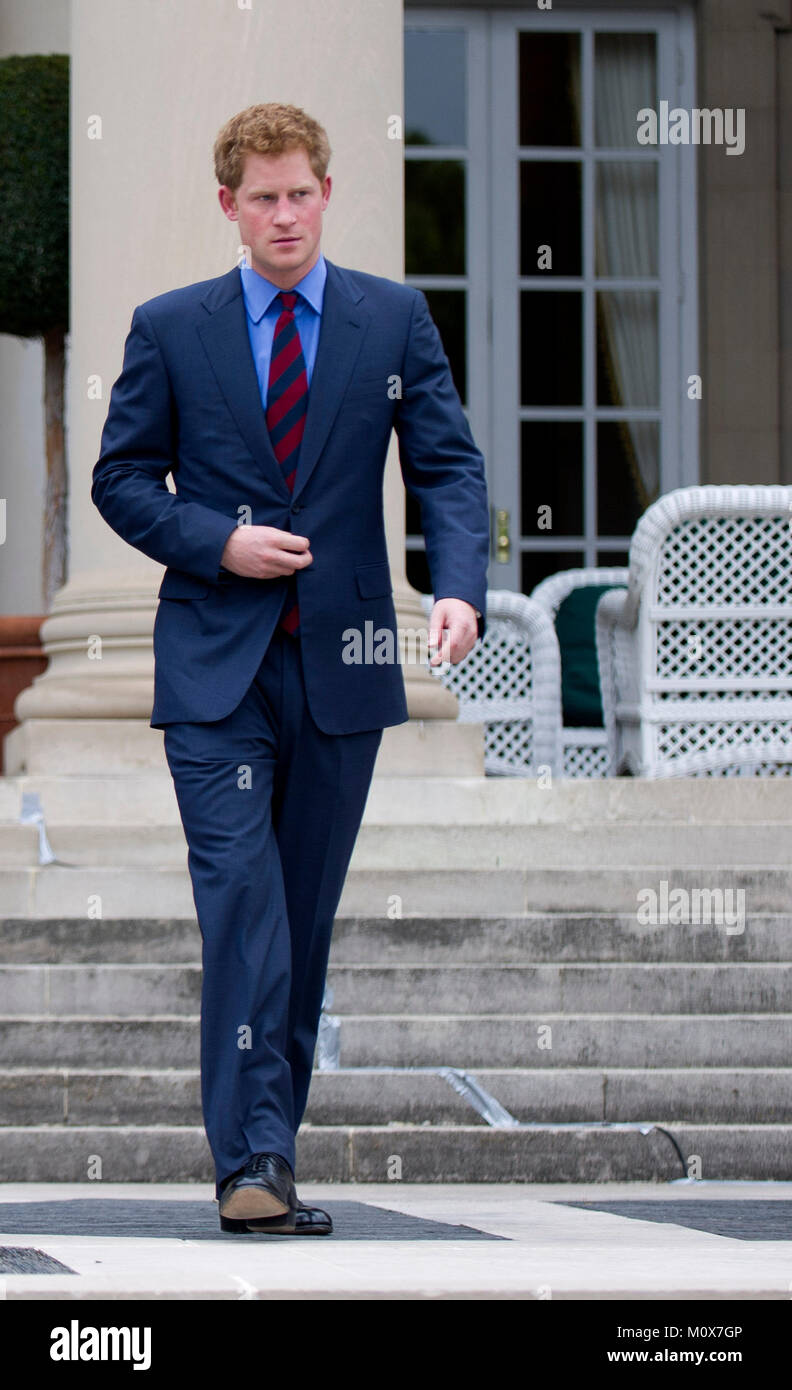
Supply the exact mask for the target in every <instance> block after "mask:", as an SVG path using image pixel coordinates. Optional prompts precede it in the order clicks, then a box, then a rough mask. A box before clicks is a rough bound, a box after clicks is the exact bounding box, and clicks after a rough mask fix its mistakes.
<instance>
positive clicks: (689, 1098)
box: [0, 1066, 792, 1128]
mask: <svg viewBox="0 0 792 1390" xmlns="http://www.w3.org/2000/svg"><path fill="white" fill-rule="evenodd" d="M465 1075H466V1076H467V1077H471V1078H472V1079H473V1080H474V1081H475V1082H476V1083H478V1085H480V1086H482V1087H483V1088H484V1090H485V1091H487V1092H488V1093H489V1094H490V1095H492V1096H494V1097H496V1098H497V1099H498V1100H499V1101H500V1103H501V1104H502V1105H503V1106H504V1107H505V1109H506V1110H507V1111H508V1112H509V1113H510V1114H511V1115H513V1116H514V1117H515V1119H517V1120H519V1121H521V1122H522V1123H530V1122H541V1123H545V1124H553V1123H555V1124H568V1123H573V1122H575V1121H583V1122H587V1123H594V1122H599V1121H607V1122H610V1123H630V1122H635V1121H636V1119H639V1118H640V1117H641V1115H644V1114H646V1115H649V1116H651V1119H652V1120H653V1121H655V1122H657V1123H662V1124H666V1125H669V1126H671V1127H674V1126H675V1125H676V1124H678V1123H680V1122H684V1123H691V1122H693V1123H700V1124H724V1123H725V1124H790V1123H792V1068H791V1067H777V1068H767V1067H707V1068H706V1069H704V1068H702V1069H694V1068H692V1067H676V1068H674V1067H654V1068H652V1069H651V1070H650V1071H647V1070H646V1069H644V1068H640V1067H633V1068H630V1067H621V1068H619V1067H610V1068H597V1067H563V1068H562V1067H555V1068H552V1069H547V1068H545V1069H539V1068H533V1069H531V1068H520V1067H513V1068H494V1067H477V1068H475V1070H471V1071H468V1072H466V1073H465ZM163 1116H167V1118H168V1122H169V1123H170V1124H171V1125H175V1124H179V1125H200V1123H201V1095H200V1072H199V1070H198V1068H197V1066H196V1067H192V1068H190V1067H179V1068H173V1067H171V1068H154V1067H118V1068H115V1069H113V1068H105V1067H99V1066H97V1067H95V1068H90V1067H73V1068H71V1067H67V1066H59V1067H43V1066H41V1067H35V1066H33V1067H25V1066H15V1067H0V1126H3V1125H21V1124H31V1125H38V1124H45V1125H57V1124H64V1125H68V1127H70V1128H71V1127H72V1126H74V1125H114V1126H115V1125H129V1124H131V1123H134V1124H136V1125H156V1123H157V1122H158V1120H159V1121H161V1120H162V1117H163ZM306 1122H307V1123H310V1124H312V1125H332V1126H338V1125H341V1126H343V1125H344V1124H347V1125H355V1126H367V1125H388V1124H412V1125H426V1124H433V1125H437V1124H454V1123H456V1124H464V1125H483V1126H485V1127H486V1122H485V1120H484V1119H483V1118H481V1117H480V1116H479V1115H477V1113H476V1112H475V1110H474V1109H473V1108H472V1106H471V1105H470V1103H469V1101H468V1100H466V1099H465V1098H464V1097H463V1096H462V1095H460V1094H459V1093H458V1092H457V1091H456V1090H455V1089H454V1087H453V1086H452V1085H450V1084H449V1082H448V1080H447V1079H446V1078H445V1077H444V1076H441V1075H439V1074H437V1073H436V1072H431V1071H428V1070H427V1071H419V1070H409V1069H405V1070H401V1071H400V1070H395V1069H387V1068H376V1067H372V1068H359V1069H356V1070H347V1069H344V1068H340V1069H339V1070H337V1071H317V1072H315V1073H314V1078H313V1082H312V1085H311V1094H310V1097H309V1101H308V1109H307V1112H306Z"/></svg>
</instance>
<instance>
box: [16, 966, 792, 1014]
mask: <svg viewBox="0 0 792 1390" xmlns="http://www.w3.org/2000/svg"><path fill="white" fill-rule="evenodd" d="M328 984H329V985H330V987H331V989H332V1001H333V1002H332V1011H333V1012H334V1013H340V1014H342V1015H344V1016H346V1017H351V1016H353V1015H355V1014H363V1015H400V1014H407V1015H427V1014H434V1015H437V1014H442V1015H444V1016H446V1017H449V1018H452V1017H453V1016H455V1015H470V1014H487V1015H493V1016H496V1015H501V1014H507V1015H512V1016H514V1017H517V1016H519V1015H522V1014H526V1013H534V1012H536V1011H539V1012H542V1013H553V1014H559V1015H561V1014H563V1015H570V1016H572V1015H576V1014H610V1013H618V1014H632V1013H637V1014H644V1013H648V1012H651V1013H652V1014H653V1015H663V1014H700V1013H703V1014H732V1013H755V1014H765V1013H770V1014H792V962H788V961H786V962H778V961H776V962H762V963H761V964H757V963H729V964H723V963H719V964H711V963H707V964H702V963H695V964H691V963H690V962H687V961H686V962H663V963H662V964H661V965H658V964H656V963H654V962H647V963H643V964H633V963H629V964H627V963H624V964H623V963H613V962H611V963H609V964H607V965H605V964H543V965H484V964H468V965H410V964H404V965H393V964H390V965H331V967H330V970H329V974H328ZM200 1000H201V966H200V964H197V963H196V964H175V963H174V964H162V963H158V964H156V965H137V964H130V965H125V964H118V963H113V964H96V963H83V964H80V965H41V964H36V965H0V1016H9V1015H13V1014H35V1015H40V1016H51V1017H53V1018H65V1017H66V1016H68V1015H75V1014H76V1015H80V1016H90V1015H92V1014H97V1015H105V1014H108V1013H111V1014H113V1015H114V1016H116V1017H127V1016H139V1015H141V1014H142V1015H144V1016H147V1015H152V1016H153V1015H156V1014H167V1015H181V1014H185V1015H190V1014H197V1013H198V1012H199V1010H200Z"/></svg>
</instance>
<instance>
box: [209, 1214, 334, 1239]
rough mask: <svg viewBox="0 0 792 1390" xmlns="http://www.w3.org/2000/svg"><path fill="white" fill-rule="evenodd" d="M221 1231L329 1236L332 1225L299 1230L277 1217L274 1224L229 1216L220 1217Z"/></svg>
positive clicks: (246, 1233) (251, 1233) (273, 1234)
mask: <svg viewBox="0 0 792 1390" xmlns="http://www.w3.org/2000/svg"><path fill="white" fill-rule="evenodd" d="M220 1229H221V1231H233V1232H234V1233H235V1234H237V1235H248V1236H251V1235H252V1236H329V1235H332V1231H333V1228H332V1226H311V1227H305V1228H304V1229H303V1230H297V1228H296V1227H295V1226H289V1225H284V1224H283V1223H282V1222H279V1221H278V1220H277V1218H275V1219H274V1222H273V1224H272V1225H267V1224H265V1223H264V1222H255V1221H250V1222H248V1221H233V1220H231V1219H230V1218H229V1217H227V1216H221V1217H220Z"/></svg>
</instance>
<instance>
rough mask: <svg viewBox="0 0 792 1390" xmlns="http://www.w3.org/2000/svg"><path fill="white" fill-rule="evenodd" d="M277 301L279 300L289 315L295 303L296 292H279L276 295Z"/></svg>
mask: <svg viewBox="0 0 792 1390" xmlns="http://www.w3.org/2000/svg"><path fill="white" fill-rule="evenodd" d="M278 299H279V300H280V302H281V304H282V305H283V307H284V309H288V311H289V313H291V312H292V310H293V309H294V306H295V304H296V303H297V291H296V290H281V291H280V293H279V294H278Z"/></svg>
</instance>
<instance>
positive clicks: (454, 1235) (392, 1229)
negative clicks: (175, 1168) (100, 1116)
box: [0, 1197, 507, 1244]
mask: <svg viewBox="0 0 792 1390" xmlns="http://www.w3.org/2000/svg"><path fill="white" fill-rule="evenodd" d="M319 1205H320V1206H321V1207H322V1209H323V1210H324V1211H326V1212H328V1213H329V1215H330V1216H331V1217H332V1220H333V1235H332V1236H296V1237H285V1238H286V1239H297V1240H332V1239H333V1237H336V1238H340V1239H341V1240H506V1239H507V1237H506V1236H495V1235H490V1234H489V1232H487V1231H478V1230H475V1229H474V1228H473V1227H472V1226H453V1225H451V1224H450V1223H448V1222H446V1221H431V1220H428V1219H426V1218H425V1217H422V1216H405V1215H404V1214H403V1213H402V1212H398V1211H389V1210H388V1209H387V1208H386V1207H376V1206H369V1204H368V1203H367V1202H325V1201H322V1202H320V1203H319ZM0 1232H2V1233H3V1235H4V1236H5V1235H32V1234H35V1235H52V1236H102V1237H104V1236H133V1237H134V1236H137V1237H140V1236H145V1237H146V1238H147V1239H151V1238H152V1237H161V1238H163V1239H168V1240H232V1241H233V1240H236V1241H239V1240H254V1241H257V1242H258V1243H259V1244H261V1242H262V1240H268V1239H271V1237H267V1236H257V1235H253V1234H252V1233H251V1234H250V1235H243V1236H240V1235H237V1234H235V1233H233V1232H231V1231H221V1230H220V1220H219V1215H218V1209H217V1204H216V1203H215V1202H211V1201H209V1202H190V1201H185V1202H174V1201H162V1200H157V1199H156V1198H154V1199H152V1201H150V1202H149V1201H146V1200H145V1199H144V1198H135V1199H133V1200H130V1199H127V1198H122V1197H119V1198H112V1197H109V1198H104V1197H75V1198H69V1199H67V1200H65V1201H53V1202H2V1203H0Z"/></svg>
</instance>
